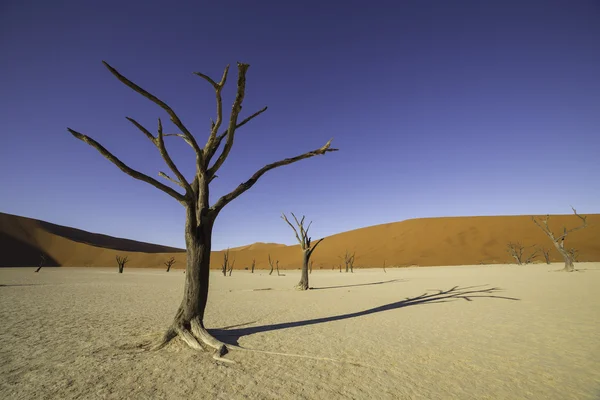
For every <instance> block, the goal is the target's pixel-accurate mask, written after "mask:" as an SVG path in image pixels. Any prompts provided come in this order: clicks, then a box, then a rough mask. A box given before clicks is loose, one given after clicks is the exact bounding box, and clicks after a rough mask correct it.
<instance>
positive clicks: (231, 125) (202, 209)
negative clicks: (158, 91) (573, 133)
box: [67, 61, 337, 360]
mask: <svg viewBox="0 0 600 400" xmlns="http://www.w3.org/2000/svg"><path fill="white" fill-rule="evenodd" d="M103 64H104V66H105V67H106V68H107V69H108V70H109V71H110V73H111V74H113V75H114V76H115V77H116V78H117V79H118V80H119V81H121V82H122V83H123V84H125V85H126V86H127V87H129V88H130V89H132V90H134V91H135V92H137V93H139V94H140V95H142V96H144V97H145V98H146V99H148V100H150V101H152V102H153V103H154V104H156V105H157V106H159V107H160V108H162V109H163V110H164V111H165V112H166V113H167V114H168V115H169V119H170V120H171V122H172V123H173V124H174V126H176V127H177V129H178V130H179V132H178V133H172V134H165V133H164V132H163V126H162V120H161V119H160V118H159V119H158V129H157V135H156V136H155V135H154V134H152V133H151V132H150V131H149V130H148V129H147V128H146V127H144V126H143V125H141V124H140V123H139V122H137V121H136V120H135V119H133V118H130V117H127V120H128V121H129V122H131V123H132V124H133V125H134V126H135V127H136V128H137V129H139V130H140V131H141V132H142V134H143V135H144V136H145V137H146V138H147V139H148V140H149V141H150V142H151V143H152V144H153V145H154V146H155V147H156V148H157V149H158V152H159V153H160V155H161V157H162V159H163V160H164V161H165V163H166V164H167V166H168V167H169V169H170V170H171V172H172V173H173V175H174V176H173V177H171V176H169V175H167V174H166V173H164V172H162V171H161V172H159V176H161V177H162V178H164V179H166V180H167V181H169V182H170V183H172V184H174V185H176V186H178V187H179V188H181V189H183V193H182V192H181V190H180V189H178V188H176V189H174V188H173V187H171V186H169V185H166V184H164V183H162V182H159V181H157V180H156V179H154V178H152V177H150V176H148V175H146V174H144V173H141V172H139V171H137V170H135V169H133V168H131V167H129V166H128V165H127V164H125V163H124V162H123V161H121V160H120V159H119V158H117V157H116V156H115V155H114V154H112V153H111V152H110V151H109V150H107V149H106V148H105V147H104V146H102V145H101V144H100V143H98V142H97V141H96V140H94V139H92V138H91V137H89V136H87V135H85V134H83V133H80V132H78V131H76V130H74V129H71V128H67V130H68V131H69V133H71V135H73V137H75V138H76V139H78V140H81V141H83V142H84V143H86V144H88V145H90V146H92V147H93V148H95V149H96V150H97V151H98V152H99V153H100V154H101V155H102V156H104V157H105V158H106V159H107V160H109V161H110V162H111V163H113V164H114V165H115V166H117V167H118V168H119V169H120V170H121V171H123V172H124V173H126V174H128V175H129V176H131V177H132V178H134V179H137V180H140V181H143V182H146V183H148V184H150V185H152V186H154V187H155V188H157V189H159V190H161V191H162V192H164V193H166V194H167V195H169V196H171V197H172V198H174V199H175V201H177V202H178V203H180V204H181V205H182V206H183V207H184V208H185V211H186V217H185V228H184V234H185V246H186V253H187V257H186V259H187V266H186V274H185V283H184V285H183V298H182V301H181V304H180V305H179V307H178V309H177V311H176V313H175V316H174V319H173V322H172V323H171V324H170V325H169V326H168V328H167V329H166V332H165V334H164V335H163V337H162V338H161V340H160V341H159V342H158V343H157V344H156V346H153V348H155V349H159V348H162V347H163V346H164V345H165V344H167V343H168V342H169V341H171V340H172V339H173V338H175V337H176V336H179V337H180V338H181V339H182V340H183V341H184V342H185V343H186V344H187V345H188V346H190V347H192V348H193V349H196V350H201V349H202V346H201V345H200V343H199V342H203V343H205V344H206V345H207V346H209V347H211V348H213V349H215V350H216V353H215V356H214V357H215V358H216V359H219V360H220V359H221V356H222V355H223V354H225V353H226V352H227V345H226V344H225V343H223V342H221V341H219V340H218V339H216V338H215V337H214V336H212V335H211V334H210V333H209V332H208V331H207V330H206V328H205V326H204V312H205V310H206V305H207V301H208V287H209V279H210V256H211V243H212V232H213V228H214V224H215V221H216V218H217V216H218V215H219V213H220V212H221V211H222V210H223V208H224V207H225V206H227V204H229V203H230V202H232V201H233V200H235V199H236V198H238V197H239V196H240V195H242V194H243V193H244V192H246V191H247V190H249V189H250V188H251V187H253V186H254V185H255V184H256V183H257V182H258V180H259V179H260V178H261V177H262V176H263V175H264V174H265V173H267V172H269V171H271V170H273V169H275V168H279V167H282V166H284V165H290V164H293V163H296V162H298V161H301V160H305V159H307V158H311V157H315V156H319V155H324V154H327V153H329V152H332V151H337V149H333V148H331V140H329V141H328V142H327V143H325V145H324V146H322V147H320V148H318V149H315V150H313V151H309V152H306V153H303V154H300V155H297V156H295V157H291V158H286V159H283V160H280V161H275V162H272V163H270V164H267V165H265V166H264V167H262V168H260V169H259V170H258V171H256V172H255V173H254V174H253V175H252V176H251V177H250V178H249V179H248V180H247V181H245V182H243V183H241V184H240V185H238V186H237V187H236V188H235V189H233V190H232V191H231V192H230V193H227V194H225V195H223V196H221V197H220V198H218V199H217V200H216V201H215V202H214V203H213V204H212V205H211V204H210V190H209V189H210V188H209V186H210V183H211V182H212V181H213V180H214V179H216V178H217V172H218V171H219V170H220V168H221V166H222V165H223V163H224V162H225V160H226V159H227V158H228V157H229V155H230V152H231V149H232V147H233V143H234V139H235V135H236V132H237V129H239V128H241V127H242V126H244V125H246V124H247V123H248V122H250V121H251V120H253V119H254V118H256V117H257V116H259V115H261V114H262V113H263V112H265V111H266V110H267V107H264V108H263V109H261V110H259V111H257V112H255V113H254V114H251V115H250V116H248V117H246V118H245V119H243V120H242V119H241V118H239V116H240V113H241V111H242V103H243V102H244V98H245V95H246V73H247V71H248V68H249V67H250V66H249V65H248V64H245V63H239V62H238V63H237V70H238V76H237V90H236V93H235V97H234V100H233V105H232V108H231V113H230V115H229V120H228V121H226V122H225V123H224V124H223V122H224V120H225V119H226V118H223V101H222V96H221V92H222V90H223V88H224V86H225V82H226V80H227V75H228V72H229V66H226V67H225V70H224V71H223V75H222V76H221V79H220V80H214V79H212V78H211V77H209V76H208V75H206V74H203V73H201V72H196V73H195V74H196V75H197V76H199V77H200V78H202V79H203V80H205V81H206V82H207V83H208V84H209V85H210V86H211V87H212V88H213V89H214V93H215V99H216V119H215V120H211V122H210V129H209V135H208V140H207V141H206V144H205V145H204V147H201V146H200V145H199V143H198V140H197V138H196V137H195V136H194V135H192V133H191V132H190V131H189V130H188V128H187V127H186V126H185V124H184V123H183V122H182V121H181V119H180V118H179V116H178V115H177V114H176V113H175V111H174V110H173V109H172V108H171V107H170V106H169V105H168V104H167V103H165V102H164V101H162V100H161V99H159V98H158V97H156V96H154V95H153V94H151V93H149V92H148V91H146V90H145V89H143V88H142V87H140V86H139V85H137V84H135V83H134V82H132V81H131V80H129V79H128V78H126V77H125V76H123V75H121V74H120V73H119V72H118V71H117V70H116V69H115V68H113V67H112V66H110V65H109V64H108V63H107V62H104V61H103ZM222 124H223V125H224V129H223V130H221V128H222V126H221V125H222ZM167 136H171V137H176V138H179V139H181V140H183V141H184V142H185V143H186V144H188V145H189V146H190V147H191V148H192V149H193V151H194V154H195V165H194V167H195V172H194V175H193V178H192V179H191V181H188V180H187V179H186V178H185V177H184V176H183V174H182V173H181V171H180V169H179V168H178V167H177V166H176V164H175V163H174V162H173V159H172V158H171V156H170V154H169V151H168V149H167V147H166V145H165V138H166V137H167ZM221 145H223V146H222V147H221Z"/></svg>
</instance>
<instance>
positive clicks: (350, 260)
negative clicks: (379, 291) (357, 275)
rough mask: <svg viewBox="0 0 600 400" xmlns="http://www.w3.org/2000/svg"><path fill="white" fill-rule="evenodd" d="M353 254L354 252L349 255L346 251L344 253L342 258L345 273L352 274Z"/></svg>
mask: <svg viewBox="0 0 600 400" xmlns="http://www.w3.org/2000/svg"><path fill="white" fill-rule="evenodd" d="M355 254H356V252H354V253H350V252H349V251H348V250H346V253H345V254H344V256H343V260H344V265H345V266H346V272H352V273H353V272H354V258H355Z"/></svg>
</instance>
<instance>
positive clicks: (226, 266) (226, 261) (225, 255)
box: [221, 248, 229, 276]
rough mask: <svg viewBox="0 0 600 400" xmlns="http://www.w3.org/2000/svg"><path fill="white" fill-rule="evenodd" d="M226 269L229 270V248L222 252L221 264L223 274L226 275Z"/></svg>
mask: <svg viewBox="0 0 600 400" xmlns="http://www.w3.org/2000/svg"><path fill="white" fill-rule="evenodd" d="M227 271H229V248H227V250H226V251H225V252H224V253H223V265H221V272H222V273H223V276H227Z"/></svg>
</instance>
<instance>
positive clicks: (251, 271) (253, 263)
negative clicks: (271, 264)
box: [250, 258, 256, 274]
mask: <svg viewBox="0 0 600 400" xmlns="http://www.w3.org/2000/svg"><path fill="white" fill-rule="evenodd" d="M255 266H256V258H253V259H252V266H251V268H250V273H252V274H253V273H254V267H255Z"/></svg>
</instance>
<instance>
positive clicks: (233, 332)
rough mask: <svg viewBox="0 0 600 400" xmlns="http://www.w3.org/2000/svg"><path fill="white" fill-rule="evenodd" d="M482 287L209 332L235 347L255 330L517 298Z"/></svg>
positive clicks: (270, 329) (444, 291) (279, 328)
mask: <svg viewBox="0 0 600 400" xmlns="http://www.w3.org/2000/svg"><path fill="white" fill-rule="evenodd" d="M482 286H487V285H477V286H467V287H464V288H459V287H458V286H454V287H453V288H451V289H448V290H438V293H433V294H428V293H427V292H426V293H423V294H422V295H420V296H416V297H412V298H408V297H407V298H405V299H404V300H400V301H396V302H394V303H389V304H385V305H382V306H379V307H374V308H369V309H367V310H363V311H357V312H352V313H347V314H340V315H333V316H330V317H322V318H313V319H306V320H302V321H294V322H282V323H278V324H271V325H262V326H253V327H249V328H240V329H210V330H209V331H210V332H211V334H213V335H214V336H216V337H218V338H219V339H220V340H221V341H223V342H224V343H226V344H231V345H236V346H239V339H240V338H241V337H243V336H249V335H252V334H255V333H263V332H271V331H277V330H281V329H288V328H297V327H301V326H309V325H316V324H322V323H326V322H333V321H341V320H346V319H351V318H357V317H362V316H365V315H369V314H375V313H379V312H383V311H389V310H396V309H399V308H404V307H409V306H416V305H419V304H435V303H445V302H448V301H454V300H460V299H463V300H465V301H473V299H475V298H494V299H504V300H514V301H518V300H520V299H517V298H514V297H505V296H498V295H496V294H495V293H498V292H500V291H501V290H502V289H500V288H496V287H491V288H487V289H476V288H480V287H482Z"/></svg>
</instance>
